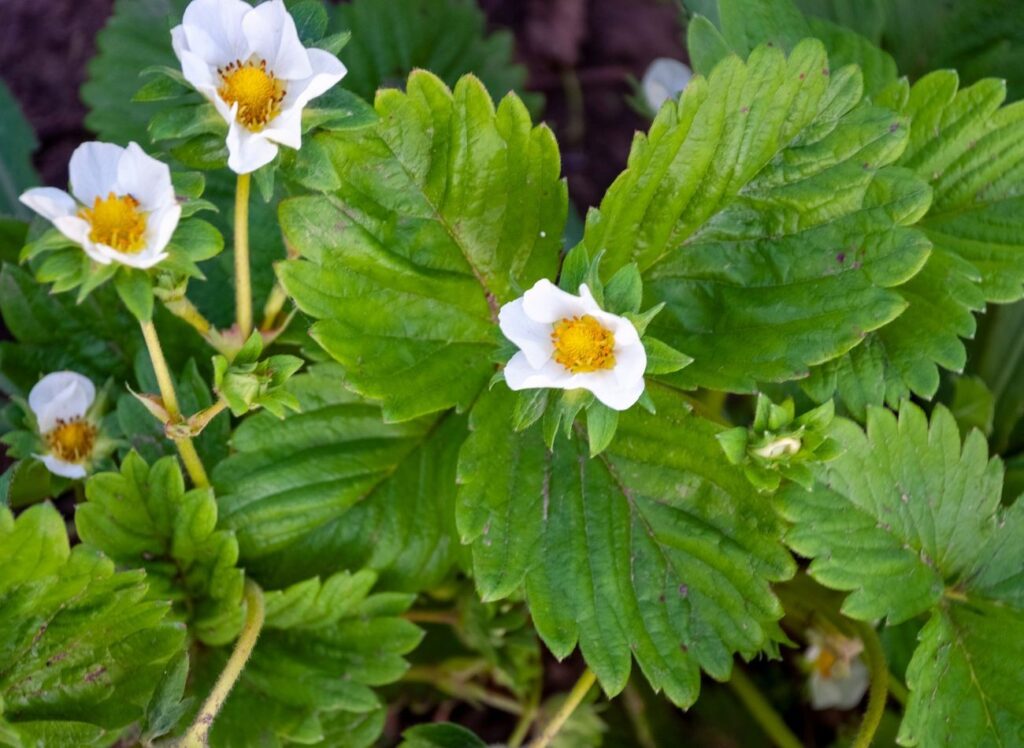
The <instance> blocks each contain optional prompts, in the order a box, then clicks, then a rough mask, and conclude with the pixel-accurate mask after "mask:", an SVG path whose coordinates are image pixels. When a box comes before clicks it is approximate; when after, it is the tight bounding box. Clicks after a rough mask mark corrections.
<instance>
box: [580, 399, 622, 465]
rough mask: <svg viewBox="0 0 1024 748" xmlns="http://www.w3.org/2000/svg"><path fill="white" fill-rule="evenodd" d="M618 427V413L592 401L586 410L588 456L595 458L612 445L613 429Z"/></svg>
mask: <svg viewBox="0 0 1024 748" xmlns="http://www.w3.org/2000/svg"><path fill="white" fill-rule="evenodd" d="M618 427H619V411H617V410H614V409H612V408H609V407H608V406H607V405H605V404H604V403H601V402H597V401H594V402H593V403H591V405H590V407H589V408H587V438H588V440H589V442H590V456H591V457H596V456H597V455H599V454H601V453H602V452H603V451H604V450H605V448H606V447H607V446H608V445H609V444H611V443H612V439H613V438H614V437H615V429H617V428H618Z"/></svg>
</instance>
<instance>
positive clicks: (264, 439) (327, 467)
mask: <svg viewBox="0 0 1024 748" xmlns="http://www.w3.org/2000/svg"><path fill="white" fill-rule="evenodd" d="M287 389H288V391H290V392H291V393H293V394H294V395H295V396H296V398H297V399H298V401H299V403H300V405H301V407H302V410H301V412H300V413H295V414H290V415H288V416H286V417H285V419H284V420H283V421H280V420H278V419H277V418H276V417H275V416H273V415H271V414H268V413H258V414H255V415H253V416H250V417H249V418H247V419H246V420H245V421H244V422H243V423H242V425H241V426H239V427H238V429H237V430H236V431H235V433H234V436H233V437H232V446H233V447H234V450H235V454H234V455H232V456H231V457H229V458H228V459H227V460H226V461H224V462H223V463H221V464H220V465H218V466H217V468H216V470H215V471H214V474H213V478H214V484H215V486H216V488H217V493H218V497H219V503H220V511H221V522H222V526H224V527H227V528H230V529H233V530H234V531H235V533H236V534H237V536H238V542H239V548H240V551H241V559H242V563H243V564H244V565H245V567H246V569H248V570H249V572H250V573H251V574H253V575H254V576H255V577H256V578H257V579H259V580H260V581H261V583H266V584H270V585H274V586H277V585H281V584H289V583H292V582H296V581H298V580H301V579H305V578H306V577H308V576H310V575H311V574H328V573H330V572H331V571H335V570H337V569H339V568H347V569H360V568H363V567H364V566H367V567H369V568H372V569H375V570H377V571H379V572H380V575H381V581H380V583H381V586H382V587H383V588H385V589H400V590H410V591H416V590H420V589H425V588H429V587H430V586H432V585H434V584H437V583H438V582H439V581H440V580H441V579H442V578H443V577H444V575H445V574H446V573H447V572H448V570H449V569H450V568H451V566H452V564H453V562H454V560H455V554H456V552H457V551H458V543H457V541H456V539H455V532H454V527H453V526H452V525H453V519H452V513H453V509H452V507H453V505H454V493H455V460H456V455H457V451H458V448H459V445H460V444H461V443H462V440H463V439H464V438H465V420H464V419H462V418H458V417H455V416H453V415H446V416H444V417H442V418H440V419H435V420H428V419H419V420H416V421H410V422H405V423H400V424H386V423H381V411H380V408H379V407H377V406H375V405H371V404H369V403H367V402H365V401H363V400H362V399H360V398H358V397H356V396H354V395H352V394H350V393H348V392H346V391H345V388H344V377H343V374H342V373H341V370H340V367H338V366H337V365H334V364H319V365H314V366H312V367H310V368H309V369H308V371H307V373H304V374H300V375H298V376H296V377H293V378H292V379H291V380H290V381H289V383H288V385H287Z"/></svg>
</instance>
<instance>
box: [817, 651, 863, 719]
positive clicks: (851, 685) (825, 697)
mask: <svg viewBox="0 0 1024 748" xmlns="http://www.w3.org/2000/svg"><path fill="white" fill-rule="evenodd" d="M869 680H870V678H869V675H868V670H867V667H866V666H865V665H864V663H863V662H861V660H860V658H857V659H855V660H853V661H852V662H851V663H850V674H849V675H847V676H846V677H845V678H827V677H825V676H823V675H821V673H819V672H818V671H817V670H815V671H813V672H812V673H811V677H810V692H811V706H812V707H813V708H815V709H853V708H854V707H855V706H857V704H859V703H860V701H861V699H863V698H864V693H865V692H866V691H867V690H868V683H869Z"/></svg>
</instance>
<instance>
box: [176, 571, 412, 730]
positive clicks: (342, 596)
mask: <svg viewBox="0 0 1024 748" xmlns="http://www.w3.org/2000/svg"><path fill="white" fill-rule="evenodd" d="M375 580H376V575H375V574H374V573H373V572H370V571H360V572H357V573H355V574H348V573H347V572H340V573H338V574H334V575H332V576H331V577H329V578H326V579H324V580H323V581H321V580H320V579H316V578H313V579H307V580H305V581H302V582H299V583H298V584H295V585H292V586H291V587H288V588H287V589H284V590H278V591H272V592H268V593H266V606H267V619H266V623H265V625H264V629H263V633H262V634H261V636H260V640H259V643H258V645H257V647H256V650H255V651H254V653H253V656H252V659H250V660H249V663H248V664H247V665H246V668H245V670H244V671H243V673H242V675H241V677H240V678H239V680H238V683H237V684H236V685H235V688H234V689H233V690H232V692H231V695H230V696H229V697H228V700H227V702H226V703H225V705H224V709H223V710H222V711H221V713H220V715H219V716H218V717H217V721H216V722H215V723H214V725H213V730H212V732H211V735H210V745H211V746H213V748H220V747H221V746H240V747H241V746H252V745H269V746H280V745H284V744H287V743H292V742H298V743H303V744H309V743H314V744H315V743H319V742H321V741H323V742H325V743H327V744H329V745H332V746H340V747H341V748H364V747H366V746H369V745H371V744H372V743H373V741H374V740H375V739H376V737H377V736H378V735H379V733H380V730H381V729H382V727H383V721H384V711H383V709H382V705H381V703H380V700H379V698H378V697H377V695H376V694H375V693H374V691H373V687H374V686H382V685H386V684H388V683H391V682H393V681H395V680H397V679H398V678H399V677H401V675H402V673H404V672H405V669H406V667H407V663H406V662H405V660H404V659H403V658H402V655H404V654H406V653H408V652H409V651H411V650H412V649H413V648H414V647H415V646H416V645H417V644H418V643H419V641H420V638H421V636H422V633H421V632H420V630H419V629H418V628H417V627H416V626H415V625H413V624H412V623H410V622H409V621H406V620H404V619H402V618H400V617H399V616H400V615H401V613H402V612H404V611H405V609H406V608H407V607H408V606H409V604H410V602H411V601H412V598H411V596H408V595H402V594H396V593H378V594H370V590H371V588H372V587H373V586H374V582H375ZM226 658H227V651H225V650H222V649H220V650H210V651H208V652H205V653H204V656H203V658H202V659H201V660H200V661H198V662H197V663H196V673H195V677H196V688H197V690H198V692H199V693H206V692H208V691H209V689H210V688H211V687H212V684H213V680H214V679H215V678H216V676H217V675H218V674H219V673H220V671H221V669H222V668H223V665H224V661H225V660H226ZM328 734H330V735H332V737H331V738H330V739H329V740H328V737H327V736H328Z"/></svg>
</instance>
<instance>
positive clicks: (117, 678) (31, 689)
mask: <svg viewBox="0 0 1024 748" xmlns="http://www.w3.org/2000/svg"><path fill="white" fill-rule="evenodd" d="M146 592H147V590H146V582H145V577H144V575H143V573H142V572H140V571H136V572H122V573H116V572H115V571H114V565H113V564H112V563H111V562H110V561H109V560H107V559H106V558H104V557H103V556H102V555H100V554H99V553H97V552H95V551H93V550H90V549H88V548H85V547H83V546H77V547H75V548H74V549H70V548H69V547H68V538H67V532H66V531H65V529H64V521H63V520H62V518H61V516H60V515H59V514H58V513H57V511H56V510H55V509H54V508H53V507H52V506H50V505H47V504H44V505H39V506H35V507H32V508H31V509H28V510H27V511H25V512H24V513H23V514H21V515H20V516H19V517H18V518H17V520H15V519H14V518H13V517H12V515H11V513H10V512H9V511H8V510H7V509H5V508H2V507H0V742H3V743H5V744H8V745H14V746H22V745H24V746H30V745H48V746H49V745H91V744H94V743H96V742H97V741H99V740H101V739H102V738H104V737H105V736H107V740H108V742H109V740H110V739H111V738H113V737H116V734H117V733H116V731H117V730H118V729H119V728H122V727H124V726H126V725H128V724H129V723H131V722H132V721H133V720H135V719H137V718H138V717H139V716H140V715H141V714H142V710H143V708H144V707H145V705H146V703H147V700H148V699H149V696H150V694H151V693H152V691H153V689H154V687H155V686H156V682H157V680H158V679H159V677H160V674H161V671H162V669H163V663H165V662H166V661H167V660H169V659H170V658H171V657H172V656H173V655H174V654H175V653H176V652H178V651H180V649H181V647H182V644H183V638H184V633H185V632H184V627H182V626H180V625H176V624H173V623H170V622H169V621H168V620H167V612H168V610H169V604H168V603H167V602H163V601H158V600H146V599H145V597H146ZM108 731H110V732H108Z"/></svg>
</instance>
